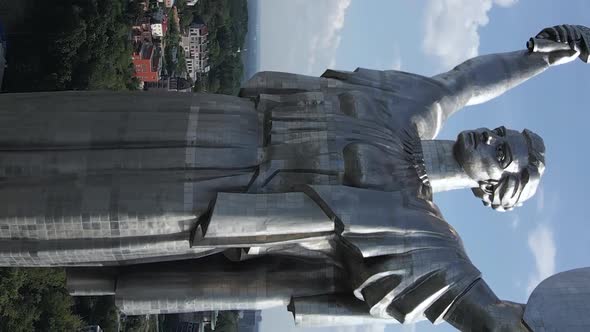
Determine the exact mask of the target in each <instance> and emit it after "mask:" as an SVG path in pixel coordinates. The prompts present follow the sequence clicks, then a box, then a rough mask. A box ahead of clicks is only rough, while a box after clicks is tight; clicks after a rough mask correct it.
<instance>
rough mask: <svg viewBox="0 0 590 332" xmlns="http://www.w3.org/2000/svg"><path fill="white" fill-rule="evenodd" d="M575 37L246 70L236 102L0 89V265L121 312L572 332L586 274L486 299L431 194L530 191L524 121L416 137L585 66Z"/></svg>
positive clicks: (549, 33)
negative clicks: (367, 63) (434, 59)
mask: <svg viewBox="0 0 590 332" xmlns="http://www.w3.org/2000/svg"><path fill="white" fill-rule="evenodd" d="M589 37H590V34H589V33H588V30H587V28H585V27H582V26H569V25H563V26H556V27H553V28H548V29H545V30H543V31H542V32H541V33H540V34H539V35H538V36H537V37H536V38H534V39H531V40H530V41H529V43H528V46H529V50H523V51H517V52H512V53H504V54H492V55H485V56H480V57H476V58H473V59H470V60H468V61H466V62H465V63H463V64H461V65H459V66H457V67H456V68H454V69H453V70H451V71H449V72H446V73H443V74H440V75H437V76H434V77H423V76H420V75H416V74H411V73H406V72H400V71H376V70H368V69H360V68H359V69H357V70H356V71H354V72H344V71H334V70H328V71H326V72H325V73H324V74H323V75H322V77H309V76H302V75H295V74H287V73H276V72H263V73H259V74H257V75H255V76H254V77H253V78H252V79H250V80H249V81H248V82H247V83H246V84H245V85H244V87H243V89H242V90H241V92H240V96H239V97H234V96H221V95H209V94H182V93H167V94H143V93H112V92H63V93H29V94H5V95H1V96H0V125H1V130H0V180H1V181H0V202H1V203H0V265H3V266H68V267H69V268H68V286H69V288H70V290H71V292H72V294H73V295H107V294H110V295H115V297H116V301H117V304H118V306H119V307H120V309H121V310H122V311H123V312H125V313H127V314H146V313H172V312H192V311H205V310H225V309H228V310H232V309H233V310H238V309H263V308H268V307H271V306H276V305H287V304H288V305H289V309H290V310H291V311H292V312H293V314H294V316H295V320H296V322H298V323H299V324H308V325H340V324H350V323H363V322H370V321H382V320H385V321H388V322H393V321H398V322H401V323H411V322H416V321H419V320H423V319H428V320H430V321H431V322H435V323H436V322H440V321H442V320H446V321H447V322H449V323H450V324H452V325H453V326H455V327H457V328H458V329H461V330H473V331H484V330H490V331H497V330H511V331H512V330H515V331H526V330H527V329H533V330H538V331H542V330H543V329H544V328H547V327H548V326H549V325H548V324H549V323H552V324H557V325H556V326H558V328H562V327H564V326H566V325H564V324H569V323H572V324H574V325H571V326H570V327H572V326H573V327H580V326H581V327H580V328H581V329H584V325H583V324H588V325H585V326H586V329H588V328H589V326H590V322H589V321H588V318H586V317H585V315H581V314H577V315H574V314H572V311H570V310H569V309H568V308H571V307H574V306H575V307H580V306H582V307H583V310H585V312H587V311H588V310H590V304H589V303H590V301H589V299H590V296H585V297H583V296H582V297H580V295H579V294H583V292H584V291H585V292H586V294H587V293H588V283H585V282H584V280H586V281H590V279H589V276H590V271H588V270H578V271H575V272H572V273H574V274H575V275H573V276H572V275H568V274H564V275H562V276H560V275H557V276H555V277H553V278H555V279H552V280H553V281H555V280H557V281H556V282H550V281H551V280H549V281H548V282H547V284H546V286H544V288H543V289H541V290H539V291H538V292H537V291H536V293H534V294H533V295H534V296H533V297H531V301H532V303H531V301H529V304H528V305H527V306H525V305H523V304H517V303H512V302H508V301H502V300H500V299H498V298H497V297H496V296H495V295H494V293H493V292H492V290H491V289H490V288H489V287H488V285H487V284H486V282H485V281H484V280H483V279H482V276H481V274H480V272H479V271H478V270H477V268H476V267H475V266H474V265H473V264H472V262H471V261H470V260H469V258H468V256H467V254H466V253H465V250H464V248H463V245H462V243H461V239H460V237H459V235H458V234H457V233H456V231H455V230H454V229H453V228H452V227H451V226H450V225H449V224H448V223H447V222H446V221H445V219H444V218H443V216H442V215H441V213H440V211H439V210H438V208H437V207H436V205H434V203H433V202H432V196H433V193H435V192H439V191H444V190H450V189H459V188H471V190H473V192H474V194H475V195H476V197H478V199H481V200H483V202H484V204H486V205H489V206H491V207H492V208H494V209H497V210H508V209H511V208H513V207H514V206H518V205H519V204H521V203H522V202H523V201H525V200H526V199H528V198H530V197H531V196H532V195H534V193H535V190H536V188H537V186H538V184H539V181H540V178H541V176H542V174H543V171H544V169H545V147H544V144H543V140H542V139H541V138H540V137H539V136H538V135H536V134H535V133H533V132H532V131H529V130H526V129H525V130H524V131H522V132H517V131H514V130H511V129H507V128H504V127H499V128H496V129H493V130H490V129H486V128H481V129H476V130H469V131H464V132H461V133H460V134H459V135H458V137H457V140H456V141H440V140H433V139H434V138H435V137H436V135H437V133H438V132H439V131H440V129H441V127H442V126H443V125H444V124H445V122H446V121H447V119H448V118H449V117H450V116H451V115H453V114H454V113H455V112H457V111H459V110H460V109H462V108H463V107H464V106H466V105H474V104H479V103H483V102H485V101H487V100H490V99H492V98H494V97H496V96H499V95H501V94H502V93H504V92H505V91H507V90H509V89H511V88H512V87H514V86H516V85H518V84H520V83H522V82H524V81H525V80H527V79H529V78H531V77H533V76H535V75H537V74H540V73H542V72H543V71H545V70H546V69H548V68H549V67H552V66H555V65H558V64H562V63H566V62H569V61H572V60H574V59H576V58H577V57H581V58H582V59H583V60H586V61H587V60H588V46H589V45H590V44H589V41H590V39H589ZM560 282H561V283H560ZM568 282H569V283H568ZM555 285H557V286H555ZM560 285H561V286H560ZM563 285H566V286H567V287H562V286H563ZM564 289H567V292H566V291H564ZM572 290H573V291H572ZM568 292H569V293H568ZM535 294H537V295H535ZM559 294H562V295H563V296H560V295H559ZM576 296H577V297H576ZM534 299H536V300H534ZM560 299H561V300H563V301H566V300H568V301H569V302H567V303H569V304H567V303H566V304H563V303H562V302H559V301H560ZM572 299H573V300H572ZM543 301H544V302H543ZM547 301H553V302H554V303H562V304H556V305H555V306H547V305H545V306H544V305H543V303H545V304H546V303H547ZM564 303H565V302H564ZM572 303H574V304H572ZM584 306H585V307H584ZM525 308H526V309H525ZM529 308H531V309H529ZM556 308H557V309H556ZM564 312H565V313H566V316H563V315H560V313H564ZM551 314H553V315H551ZM567 314H569V315H570V316H571V317H567ZM572 315H573V316H572ZM523 316H524V320H523ZM564 317H566V318H567V319H564ZM572 317H573V318H572ZM584 319H586V320H585V321H584ZM548 320H550V322H548ZM568 322H569V323H568ZM560 324H561V325H560ZM576 324H577V325H576ZM566 330H568V331H571V330H572V329H570V328H567V329H566Z"/></svg>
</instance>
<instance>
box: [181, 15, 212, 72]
mask: <svg viewBox="0 0 590 332" xmlns="http://www.w3.org/2000/svg"><path fill="white" fill-rule="evenodd" d="M208 36H209V30H208V29H207V25H205V23H203V22H202V21H200V20H195V21H194V22H193V23H192V24H191V25H190V26H189V28H188V33H187V34H186V35H183V36H182V40H181V44H182V48H183V50H184V57H185V59H186V67H187V71H188V74H189V76H190V77H191V78H192V80H193V81H195V82H196V81H197V80H198V79H199V77H200V75H202V74H205V73H208V72H209V69H210V67H209V41H208Z"/></svg>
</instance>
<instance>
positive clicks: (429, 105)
mask: <svg viewBox="0 0 590 332" xmlns="http://www.w3.org/2000/svg"><path fill="white" fill-rule="evenodd" d="M322 77H324V78H329V79H333V80H338V81H342V82H345V83H347V84H350V85H356V86H359V87H364V88H365V89H366V88H367V87H368V88H373V89H375V91H376V92H375V93H380V94H382V93H385V94H387V95H388V96H389V98H391V100H392V105H391V107H394V108H396V109H395V110H392V111H394V112H395V115H396V117H397V118H398V121H401V122H403V123H405V125H406V126H414V125H415V126H416V127H417V129H418V133H419V135H420V137H421V138H422V139H432V138H434V137H436V135H437V134H438V133H439V131H440V129H441V128H442V126H443V125H444V123H445V121H446V116H445V112H444V110H443V106H442V105H443V103H442V100H443V99H444V98H445V97H447V96H449V95H451V94H452V91H451V90H450V89H449V88H448V86H447V85H446V84H444V82H443V81H441V80H436V79H433V78H431V77H426V76H422V75H419V74H414V73H409V72H404V71H399V70H373V69H366V68H357V69H356V70H355V71H352V72H350V71H340V70H331V69H330V70H327V71H326V72H325V73H324V74H323V75H322ZM399 117H403V118H404V119H401V118H399ZM402 120H403V121H402Z"/></svg>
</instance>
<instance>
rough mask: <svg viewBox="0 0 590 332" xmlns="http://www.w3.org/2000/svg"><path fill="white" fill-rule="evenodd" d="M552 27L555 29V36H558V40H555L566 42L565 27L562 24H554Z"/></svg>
mask: <svg viewBox="0 0 590 332" xmlns="http://www.w3.org/2000/svg"><path fill="white" fill-rule="evenodd" d="M553 28H555V30H556V31H557V36H558V38H559V39H558V40H557V42H560V43H565V42H567V37H568V36H567V30H566V29H565V27H564V26H563V25H556V26H554V27H553Z"/></svg>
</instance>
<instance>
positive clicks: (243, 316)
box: [238, 310, 262, 332]
mask: <svg viewBox="0 0 590 332" xmlns="http://www.w3.org/2000/svg"><path fill="white" fill-rule="evenodd" d="M261 321H262V314H261V312H260V310H255V311H252V310H248V311H245V310H244V311H240V312H239V313H238V331H239V332H258V331H260V322H261Z"/></svg>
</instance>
